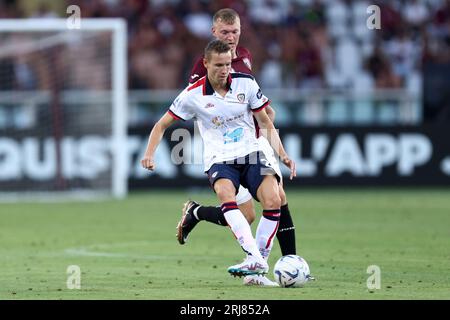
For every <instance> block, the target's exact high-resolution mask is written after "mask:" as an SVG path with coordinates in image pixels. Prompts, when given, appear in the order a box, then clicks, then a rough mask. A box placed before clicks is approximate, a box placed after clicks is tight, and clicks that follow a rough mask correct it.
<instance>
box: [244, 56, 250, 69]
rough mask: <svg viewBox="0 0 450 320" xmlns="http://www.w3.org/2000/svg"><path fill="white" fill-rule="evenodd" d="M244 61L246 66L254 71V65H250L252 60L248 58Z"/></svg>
mask: <svg viewBox="0 0 450 320" xmlns="http://www.w3.org/2000/svg"><path fill="white" fill-rule="evenodd" d="M242 61H243V62H244V63H245V65H246V66H247V67H248V68H249V69H250V70H252V64H251V63H250V60H249V59H248V58H244V59H242Z"/></svg>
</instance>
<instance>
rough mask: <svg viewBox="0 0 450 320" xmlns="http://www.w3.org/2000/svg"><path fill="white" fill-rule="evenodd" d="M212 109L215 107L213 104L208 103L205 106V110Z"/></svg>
mask: <svg viewBox="0 0 450 320" xmlns="http://www.w3.org/2000/svg"><path fill="white" fill-rule="evenodd" d="M212 107H214V104H213V103H211V102H208V103H207V104H206V106H205V109H208V108H212Z"/></svg>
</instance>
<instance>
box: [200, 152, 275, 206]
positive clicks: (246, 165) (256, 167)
mask: <svg viewBox="0 0 450 320" xmlns="http://www.w3.org/2000/svg"><path fill="white" fill-rule="evenodd" d="M207 174H208V179H209V183H210V184H211V187H212V188H213V189H214V183H216V181H217V180H219V179H229V180H231V182H233V185H234V187H235V188H236V193H237V192H238V190H239V185H242V186H243V187H244V188H247V189H248V191H249V192H250V194H251V195H252V197H253V198H254V199H255V200H257V201H259V200H258V198H257V196H256V193H257V191H258V188H259V186H260V185H261V182H262V181H263V179H264V177H265V176H266V175H274V176H275V177H276V178H277V181H278V182H280V177H279V176H278V175H277V174H276V172H275V170H274V169H273V168H272V167H271V166H270V163H269V161H267V159H266V157H265V156H264V153H262V152H259V151H258V152H254V153H251V154H249V155H247V156H245V157H243V158H239V159H235V160H233V161H226V162H220V163H215V164H213V165H212V166H211V168H210V169H209V170H208V171H207Z"/></svg>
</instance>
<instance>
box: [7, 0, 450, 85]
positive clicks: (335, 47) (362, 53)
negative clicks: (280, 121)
mask: <svg viewBox="0 0 450 320" xmlns="http://www.w3.org/2000/svg"><path fill="white" fill-rule="evenodd" d="M62 2H63V1H62ZM372 4H376V5H378V6H379V7H380V9H381V29H380V30H370V29H369V28H368V27H367V25H366V21H367V19H368V17H369V16H370V14H369V13H367V11H366V10H367V7H368V6H370V5H372ZM69 5H78V6H79V7H80V8H81V17H82V18H100V17H122V18H124V19H126V21H127V23H128V55H129V60H128V67H129V88H130V89H176V88H183V87H185V85H186V84H187V79H188V75H189V72H190V70H191V67H192V65H193V62H194V61H195V59H196V58H198V57H199V55H200V54H201V53H202V51H203V50H202V49H203V48H204V46H205V44H206V43H207V42H208V41H209V40H210V39H211V23H212V15H213V14H214V13H215V12H216V11H217V10H219V9H221V8H224V7H229V8H233V9H235V10H236V11H237V12H238V13H239V14H240V16H241V26H242V33H241V40H240V44H241V45H243V46H245V47H247V48H248V49H249V50H250V51H251V52H252V55H253V71H254V74H255V75H256V77H257V79H258V81H259V82H260V84H261V86H263V87H269V88H296V89H299V90H302V89H304V90H311V89H323V88H332V89H351V90H360V91H364V90H371V89H373V88H405V89H408V90H411V91H420V90H421V87H422V80H423V79H422V75H421V70H422V67H423V65H424V63H425V62H439V63H445V62H450V0H408V1H402V0H394V1H386V0H384V1H378V0H377V1H375V0H373V1H370V2H367V1H356V0H355V1H353V0H292V1H289V0H284V1H275V0H247V1H244V0H217V1H201V0H186V1H181V0H167V1H164V0H70V1H66V3H65V4H64V5H63V6H61V4H60V9H58V8H55V7H54V6H52V5H51V2H49V1H43V2H41V3H40V4H39V5H38V6H34V7H33V8H31V9H30V6H29V5H28V2H26V1H20V0H0V19H1V18H21V17H67V16H68V14H67V13H66V12H65V8H66V7H67V6H69Z"/></svg>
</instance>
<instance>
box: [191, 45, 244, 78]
mask: <svg viewBox="0 0 450 320" xmlns="http://www.w3.org/2000/svg"><path fill="white" fill-rule="evenodd" d="M236 54H237V57H236V58H235V59H233V60H231V68H232V71H231V72H242V73H248V74H252V55H251V54H250V52H249V51H248V50H247V49H246V48H244V47H240V46H238V47H237V48H236ZM203 57H204V55H202V56H201V57H200V58H198V59H197V61H196V62H195V64H194V67H193V68H192V71H191V74H190V76H189V83H194V82H195V81H197V80H198V79H200V78H201V77H203V76H204V75H206V68H205V66H204V65H203Z"/></svg>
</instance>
